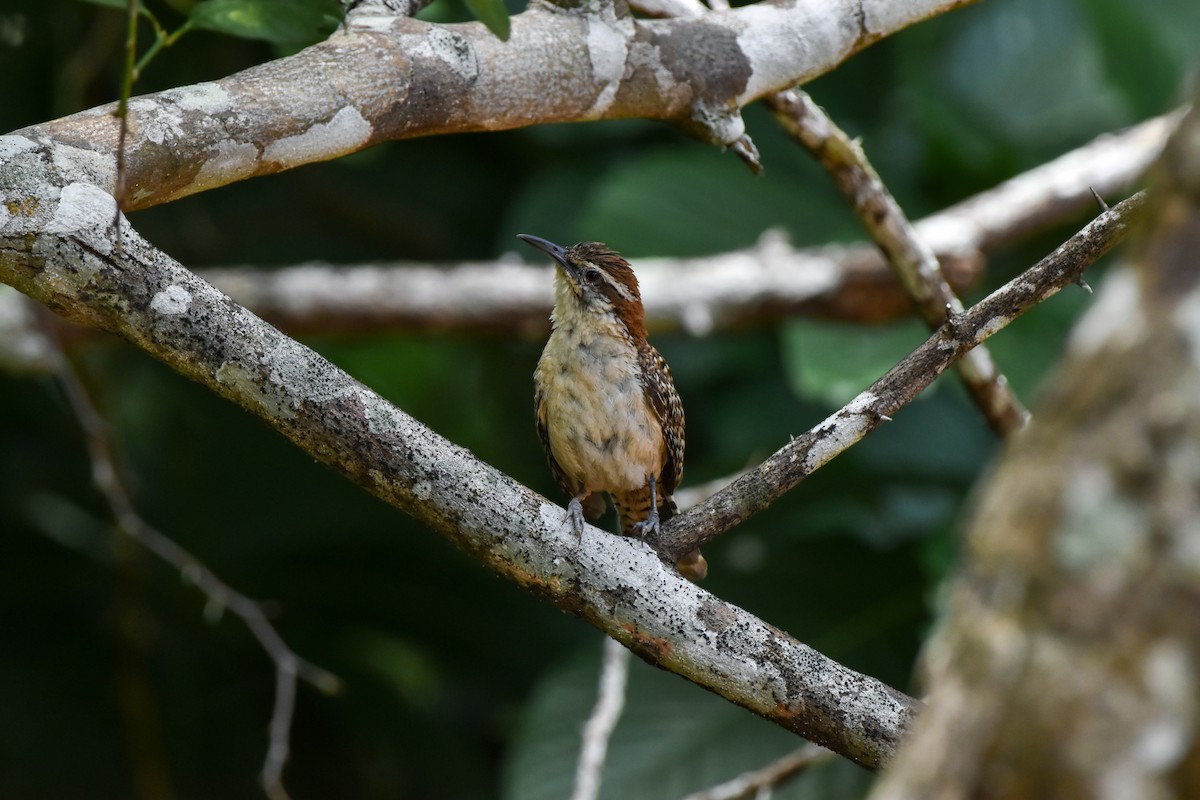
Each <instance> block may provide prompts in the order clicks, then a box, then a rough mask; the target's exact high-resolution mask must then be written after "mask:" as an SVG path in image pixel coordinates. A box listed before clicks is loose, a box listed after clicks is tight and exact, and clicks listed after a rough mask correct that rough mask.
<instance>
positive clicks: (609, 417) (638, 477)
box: [520, 234, 708, 580]
mask: <svg viewBox="0 0 1200 800" xmlns="http://www.w3.org/2000/svg"><path fill="white" fill-rule="evenodd" d="M520 238H521V239H523V240H525V241H526V242H528V243H529V244H531V245H532V246H534V247H536V248H537V249H539V250H541V251H542V252H544V253H546V254H547V255H549V256H550V257H551V258H552V259H554V263H555V266H556V269H555V278H554V313H553V314H552V315H551V316H550V322H551V327H552V331H551V333H550V340H549V341H548V342H546V349H545V350H544V351H543V352H542V357H541V360H540V361H538V365H537V370H536V371H535V372H534V374H533V382H534V387H535V400H536V410H537V429H538V435H539V436H540V437H541V439H542V445H543V446H544V447H545V448H546V455H547V457H548V458H549V460H550V468H551V469H552V470H553V471H554V477H555V478H556V479H557V480H558V484H559V486H561V487H562V489H563V491H564V492H566V493H567V495H568V496H569V497H570V498H571V501H570V503H568V505H567V518H568V520H569V522H570V524H571V527H572V528H573V529H574V530H575V532H576V533H577V534H582V532H583V517H584V514H585V512H586V514H587V516H588V517H597V516H599V515H600V513H601V512H602V511H603V510H604V494H605V493H607V494H608V496H609V497H611V498H612V501H613V505H614V506H616V508H617V514H618V516H619V517H620V521H621V532H622V533H623V534H624V535H626V536H645V535H647V534H649V533H652V532H653V533H656V532H657V531H658V526H659V523H660V522H665V521H666V520H668V519H670V518H671V517H672V516H673V515H674V514H675V513H676V507H675V500H674V498H673V497H672V495H674V493H675V487H676V486H677V485H678V484H679V479H680V478H681V477H682V476H683V445H684V436H683V405H682V403H680V402H679V393H678V392H677V391H675V384H674V382H673V381H672V380H671V370H670V369H669V368H668V367H667V362H666V361H664V360H663V357H662V356H661V355H659V353H658V351H657V350H655V349H654V347H653V346H651V344H650V343H649V342H648V341H646V325H645V313H644V311H643V309H642V297H641V294H640V293H639V291H638V282H637V278H636V277H634V274H633V268H632V267H630V266H629V262H628V261H626V260H625V259H624V258H622V257H621V256H620V255H618V254H617V253H615V252H614V251H613V250H611V249H609V248H608V247H607V246H605V245H603V244H600V243H599V242H581V243H579V244H577V245H575V246H573V247H562V246H560V245H557V244H554V243H553V242H548V241H546V240H545V239H541V238H539V237H537V236H528V235H526V234H520ZM675 567H676V569H678V570H679V572H680V574H682V575H684V576H685V577H687V578H690V579H692V580H699V579H701V578H703V577H704V576H705V575H706V574H707V572H708V564H707V563H706V562H705V560H704V557H703V556H702V555H700V551H699V550H695V551H693V552H691V553H689V554H688V555H686V556H684V557H683V558H682V559H681V560H680V561H679V562H678V563H677V564H676V565H675Z"/></svg>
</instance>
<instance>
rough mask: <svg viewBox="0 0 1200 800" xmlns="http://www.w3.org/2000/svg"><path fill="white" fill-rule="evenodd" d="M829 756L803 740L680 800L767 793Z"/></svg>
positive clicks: (726, 799)
mask: <svg viewBox="0 0 1200 800" xmlns="http://www.w3.org/2000/svg"><path fill="white" fill-rule="evenodd" d="M830 758H833V753H832V752H831V751H829V750H826V749H825V748H824V747H818V746H817V745H815V744H806V745H803V746H802V747H799V748H797V749H796V750H793V751H792V752H790V753H788V754H787V755H786V756H783V757H782V758H778V759H776V760H775V761H772V762H771V763H769V764H765V765H764V766H761V767H759V768H758V769H754V770H750V771H749V772H743V773H742V774H741V775H738V776H737V777H736V778H734V779H733V780H729V781H726V782H725V783H719V784H717V785H716V786H713V787H711V788H708V789H705V790H703V791H700V792H693V793H692V794H689V795H686V796H685V797H684V798H683V800H738V798H743V797H755V798H758V797H767V796H768V795H769V794H770V792H771V790H772V789H774V788H775V787H777V786H779V785H781V784H782V783H784V782H785V781H787V780H789V779H791V778H794V777H796V776H797V775H799V774H800V773H801V772H804V771H805V770H806V769H808V768H809V767H811V766H812V765H814V764H818V763H820V762H822V761H827V760H829V759H830Z"/></svg>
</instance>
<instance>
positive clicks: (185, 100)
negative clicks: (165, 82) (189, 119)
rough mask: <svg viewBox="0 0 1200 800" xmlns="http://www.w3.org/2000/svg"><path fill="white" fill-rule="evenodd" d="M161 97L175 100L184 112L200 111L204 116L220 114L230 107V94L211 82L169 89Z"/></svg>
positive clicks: (222, 87) (219, 85)
mask: <svg viewBox="0 0 1200 800" xmlns="http://www.w3.org/2000/svg"><path fill="white" fill-rule="evenodd" d="M160 96H161V97H163V98H165V99H167V100H173V101H174V102H175V104H176V105H178V106H179V107H180V108H182V109H183V110H184V111H200V112H202V113H204V114H218V113H221V112H223V111H226V110H227V109H228V108H229V106H230V99H229V92H228V91H226V90H225V87H224V86H222V85H221V84H219V83H213V82H211V81H210V82H208V83H196V84H193V85H191V86H181V87H179V88H178V89H168V90H167V91H165V92H163V93H162V95H160Z"/></svg>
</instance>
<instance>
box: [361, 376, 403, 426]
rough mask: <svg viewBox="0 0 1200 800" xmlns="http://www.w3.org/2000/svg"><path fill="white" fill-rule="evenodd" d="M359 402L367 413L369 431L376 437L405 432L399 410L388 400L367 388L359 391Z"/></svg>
mask: <svg viewBox="0 0 1200 800" xmlns="http://www.w3.org/2000/svg"><path fill="white" fill-rule="evenodd" d="M358 401H359V403H361V404H362V407H363V409H364V411H365V413H366V418H367V429H368V430H369V431H371V433H373V434H375V435H376V436H380V435H396V434H400V433H402V432H403V429H404V426H403V425H402V424H401V423H402V422H403V420H402V418H401V417H400V415H399V414H397V413H396V411H397V409H396V407H395V406H393V405H392V404H391V403H389V402H388V401H387V400H384V399H383V398H382V397H380V396H379V395H377V394H375V392H372V391H371V390H370V389H367V388H366V387H361V388H360V389H359V390H358Z"/></svg>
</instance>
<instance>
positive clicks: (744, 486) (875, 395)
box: [656, 193, 1145, 563]
mask: <svg viewBox="0 0 1200 800" xmlns="http://www.w3.org/2000/svg"><path fill="white" fill-rule="evenodd" d="M1144 204H1145V194H1144V193H1142V194H1137V195H1134V196H1133V197H1131V198H1129V199H1128V200H1125V201H1123V202H1122V203H1120V204H1118V205H1116V206H1114V207H1113V208H1111V209H1109V210H1108V211H1106V212H1104V213H1103V214H1101V215H1100V216H1099V217H1097V218H1096V219H1095V220H1094V221H1093V222H1092V223H1091V224H1089V225H1088V226H1087V227H1086V228H1084V229H1083V230H1082V231H1080V232H1079V233H1077V234H1076V235H1075V236H1073V237H1071V238H1070V239H1069V240H1068V241H1066V242H1065V243H1064V244H1062V245H1061V246H1060V247H1059V248H1058V249H1056V250H1055V251H1054V252H1053V253H1051V254H1050V255H1048V256H1046V257H1045V258H1044V259H1042V260H1041V261H1039V262H1038V263H1037V264H1035V265H1034V266H1033V267H1031V268H1029V269H1028V270H1026V271H1025V272H1024V273H1022V274H1021V275H1019V276H1017V277H1016V278H1014V279H1013V280H1011V281H1009V282H1008V283H1007V284H1005V285H1004V286H1002V287H1000V288H999V289H997V290H996V291H995V292H993V293H992V294H990V295H988V296H987V297H986V298H984V299H983V300H981V301H980V302H979V303H977V304H976V305H974V306H972V307H971V308H970V309H968V310H967V311H964V312H963V313H961V314H957V315H955V316H953V317H951V318H950V319H949V320H947V321H946V323H945V324H944V325H943V326H942V327H941V328H939V329H938V330H937V331H936V332H935V333H934V335H933V336H932V337H930V338H929V339H928V340H926V341H925V343H924V344H922V345H921V346H920V347H918V348H917V349H916V350H914V351H913V352H912V353H911V354H910V355H909V356H908V357H906V358H905V359H904V360H903V361H901V362H900V363H899V364H897V365H896V366H895V367H893V368H892V369H890V370H889V371H888V373H887V374H886V375H884V376H883V377H881V378H880V379H879V380H877V381H876V382H875V383H873V384H871V386H870V387H869V388H868V389H867V390H866V391H864V392H862V393H861V394H859V395H858V396H857V397H855V398H854V399H853V400H851V401H850V402H849V403H848V404H847V405H846V406H845V407H844V408H842V409H841V410H840V411H838V412H837V413H835V414H833V415H832V416H830V417H829V418H828V419H826V420H825V421H824V422H822V423H821V424H819V425H818V426H816V427H815V428H813V429H812V430H810V431H808V432H807V433H805V434H803V435H801V436H798V437H796V438H795V439H793V440H792V441H791V442H789V443H788V444H787V445H785V446H784V447H782V448H781V449H779V450H778V451H776V452H775V453H774V454H773V455H772V456H771V457H770V458H768V459H767V460H766V461H764V462H763V463H762V464H760V465H759V466H758V467H757V468H755V469H753V470H751V471H749V472H747V473H746V474H744V475H743V476H742V477H740V478H738V479H737V480H735V481H734V482H733V483H731V484H730V485H729V486H728V487H726V488H725V489H723V490H721V491H719V492H717V493H716V494H714V495H713V496H711V497H709V498H708V499H707V500H704V501H703V502H701V503H699V504H698V505H696V506H694V507H693V508H690V509H688V510H687V511H684V512H683V513H681V514H680V515H679V516H677V517H675V518H673V519H672V520H671V521H670V522H668V523H666V524H665V525H664V526H663V531H662V534H661V536H660V537H659V540H658V541H657V542H656V547H657V548H658V550H659V552H660V553H662V555H663V558H664V559H666V560H668V561H672V563H674V562H673V559H678V558H679V557H680V556H682V555H683V554H684V553H688V552H691V551H692V550H694V549H695V548H696V547H699V546H702V545H704V544H706V543H708V542H710V541H712V540H713V539H715V538H717V537H718V536H720V535H721V534H722V533H724V532H725V531H727V530H729V529H730V528H732V527H733V526H735V525H737V524H738V523H740V522H742V521H743V520H745V519H747V518H748V517H750V516H752V515H754V514H756V513H758V512H759V511H762V510H763V509H764V508H766V507H767V506H769V505H770V504H771V503H772V502H774V501H775V500H776V499H778V498H779V497H780V496H782V495H783V494H784V493H785V492H787V491H788V490H790V489H791V488H792V487H794V486H795V485H796V484H797V483H799V482H800V481H802V480H803V479H804V478H805V477H807V476H808V475H810V474H811V473H812V472H814V471H815V470H816V469H818V468H819V467H821V466H823V465H824V464H826V463H828V462H829V461H830V460H831V459H832V458H833V457H834V456H836V455H838V454H839V453H841V452H843V451H844V450H846V449H847V448H848V447H850V446H851V445H853V444H854V443H855V442H858V441H859V440H860V439H862V438H863V437H864V436H866V435H867V434H868V433H870V432H871V431H873V430H875V429H876V428H878V427H879V426H880V425H882V424H884V423H885V422H887V421H888V420H889V419H890V418H891V416H892V415H893V414H895V413H896V412H897V411H898V410H899V409H901V408H903V407H904V406H905V405H906V404H907V403H908V402H909V401H911V400H913V399H914V398H915V397H916V396H917V395H918V394H920V393H921V392H922V391H924V390H925V388H926V387H927V386H929V385H930V384H931V383H933V381H934V380H935V379H936V378H937V376H939V375H940V374H942V372H944V371H945V370H946V368H947V367H949V366H950V365H951V364H953V363H954V362H955V361H957V360H958V359H959V358H961V357H962V355H963V354H964V353H966V352H968V351H969V350H971V348H973V347H975V346H976V345H978V344H979V343H980V342H982V341H984V340H986V339H987V338H988V337H989V336H991V335H992V334H994V333H996V332H997V331H999V330H1001V329H1002V328H1004V327H1005V326H1006V325H1008V323H1010V322H1012V321H1013V320H1014V319H1016V318H1017V317H1019V316H1020V315H1021V314H1023V313H1025V311H1027V310H1029V309H1030V308H1031V307H1033V306H1034V305H1036V304H1037V303H1040V302H1041V301H1042V300H1045V299H1046V298H1047V297H1050V296H1051V295H1053V294H1055V293H1057V292H1058V291H1059V290H1060V289H1062V288H1063V287H1064V286H1068V285H1070V284H1071V283H1073V282H1074V281H1075V280H1076V279H1077V278H1078V277H1079V276H1080V275H1082V274H1083V271H1084V270H1085V269H1086V268H1087V267H1088V266H1090V265H1091V264H1093V263H1094V262H1095V261H1096V260H1097V259H1098V258H1100V257H1101V256H1103V255H1104V254H1105V253H1107V252H1108V251H1109V250H1110V249H1111V248H1112V247H1113V246H1114V245H1116V243H1117V242H1118V241H1119V240H1120V239H1121V238H1122V237H1123V236H1124V235H1125V233H1127V232H1128V230H1129V224H1130V219H1131V217H1132V216H1133V215H1134V214H1135V213H1136V212H1137V211H1138V210H1139V209H1140V208H1141V207H1142V206H1143V205H1144Z"/></svg>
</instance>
